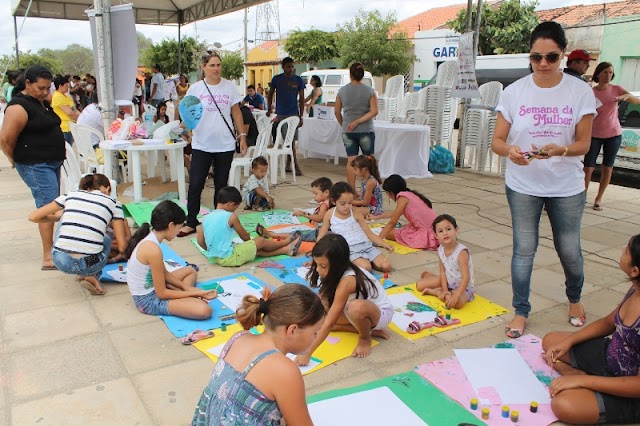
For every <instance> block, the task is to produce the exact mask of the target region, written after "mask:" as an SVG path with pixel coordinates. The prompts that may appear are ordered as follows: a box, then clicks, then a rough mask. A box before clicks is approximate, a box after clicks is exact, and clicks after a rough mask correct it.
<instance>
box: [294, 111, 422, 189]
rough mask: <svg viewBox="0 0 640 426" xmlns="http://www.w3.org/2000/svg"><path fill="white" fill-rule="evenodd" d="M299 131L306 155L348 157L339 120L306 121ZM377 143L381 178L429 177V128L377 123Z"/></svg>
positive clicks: (375, 122) (302, 147)
mask: <svg viewBox="0 0 640 426" xmlns="http://www.w3.org/2000/svg"><path fill="white" fill-rule="evenodd" d="M303 124H304V125H303V126H302V127H300V128H299V129H298V139H299V141H300V149H301V150H302V151H303V153H304V154H305V156H313V154H320V155H322V156H329V157H333V158H334V159H336V160H337V159H338V158H339V157H342V158H346V157H347V151H346V150H345V148H344V144H343V143H342V129H341V128H340V125H339V124H338V121H337V120H318V119H316V118H305V119H304V123H303ZM374 127H375V133H376V143H375V147H376V148H375V156H376V158H377V159H378V167H379V169H380V175H381V176H382V177H383V178H386V177H389V176H390V175H392V174H398V175H400V176H402V177H404V178H405V179H408V178H428V177H431V173H430V172H429V170H428V169H427V167H428V165H429V127H428V126H417V125H414V124H397V123H389V122H386V121H379V120H375V121H374Z"/></svg>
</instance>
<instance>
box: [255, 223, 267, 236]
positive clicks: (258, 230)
mask: <svg viewBox="0 0 640 426" xmlns="http://www.w3.org/2000/svg"><path fill="white" fill-rule="evenodd" d="M264 231H265V229H264V226H262V225H261V224H257V225H256V234H258V235H259V236H260V237H263V238H264V234H265V232H264Z"/></svg>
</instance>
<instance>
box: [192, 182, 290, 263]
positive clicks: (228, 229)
mask: <svg viewBox="0 0 640 426" xmlns="http://www.w3.org/2000/svg"><path fill="white" fill-rule="evenodd" d="M241 202H242V196H241V195H240V191H238V189H237V188H236V187H233V186H225V187H224V188H222V189H221V190H220V192H219V193H218V205H217V206H216V209H215V210H212V211H211V212H210V213H208V214H207V215H206V216H205V217H204V220H203V221H202V225H198V228H197V230H198V244H199V245H200V247H202V248H203V249H205V250H206V251H207V257H209V258H213V259H214V260H215V261H216V263H217V264H218V265H220V266H240V265H244V264H245V263H247V262H251V261H252V260H254V259H255V258H256V255H258V256H262V257H268V256H277V255H280V254H288V255H289V256H295V255H297V254H298V249H299V248H300V243H301V242H302V239H301V238H300V235H299V234H298V233H297V232H294V233H293V234H291V235H289V236H287V237H286V238H285V239H283V240H281V241H275V240H267V239H265V238H262V237H256V238H254V239H251V237H250V236H249V233H248V232H247V231H246V230H245V229H244V228H243V227H242V224H241V223H240V219H239V218H238V216H237V215H236V214H235V211H236V210H237V209H238V207H239V206H240V203H241ZM236 233H238V235H239V236H240V238H241V239H242V241H244V242H242V243H234V242H233V239H234V237H235V234H236Z"/></svg>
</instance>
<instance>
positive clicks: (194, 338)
mask: <svg viewBox="0 0 640 426" xmlns="http://www.w3.org/2000/svg"><path fill="white" fill-rule="evenodd" d="M213 336H214V334H213V331H211V330H195V331H192V332H191V333H189V334H187V335H186V336H184V337H183V338H182V339H180V342H181V343H182V344H183V345H193V344H194V343H195V342H199V341H200V340H203V339H208V338H209V337H213Z"/></svg>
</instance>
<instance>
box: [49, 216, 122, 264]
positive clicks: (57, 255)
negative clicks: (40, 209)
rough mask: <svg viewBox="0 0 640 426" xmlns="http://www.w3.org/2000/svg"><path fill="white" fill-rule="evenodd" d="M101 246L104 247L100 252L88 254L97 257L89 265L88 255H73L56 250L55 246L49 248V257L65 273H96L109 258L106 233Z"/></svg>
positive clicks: (109, 243)
mask: <svg viewBox="0 0 640 426" xmlns="http://www.w3.org/2000/svg"><path fill="white" fill-rule="evenodd" d="M58 229H59V228H58ZM56 234H57V232H56ZM103 247H104V248H103V250H102V252H101V253H98V254H96V255H88V256H97V259H93V260H94V262H91V264H90V265H89V264H87V260H90V258H89V257H88V256H84V257H73V256H72V255H71V254H69V253H67V252H65V251H62V250H58V249H57V248H55V247H54V248H53V249H52V250H51V258H52V260H53V264H54V265H56V267H57V268H58V269H59V270H61V271H62V272H64V273H65V274H77V275H97V274H98V273H99V272H100V271H102V268H104V265H106V264H107V260H108V259H109V252H110V251H111V238H109V236H107V235H105V236H104V243H103Z"/></svg>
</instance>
